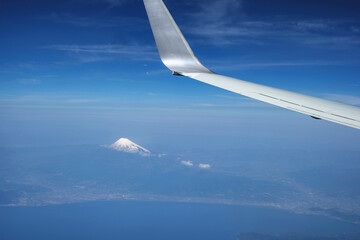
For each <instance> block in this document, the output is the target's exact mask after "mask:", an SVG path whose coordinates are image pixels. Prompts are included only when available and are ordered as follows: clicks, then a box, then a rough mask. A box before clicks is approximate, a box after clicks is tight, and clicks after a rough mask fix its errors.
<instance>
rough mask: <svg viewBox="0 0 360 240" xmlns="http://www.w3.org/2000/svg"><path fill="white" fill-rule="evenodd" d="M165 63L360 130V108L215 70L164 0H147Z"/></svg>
mask: <svg viewBox="0 0 360 240" xmlns="http://www.w3.org/2000/svg"><path fill="white" fill-rule="evenodd" d="M144 4H145V8H146V12H147V14H148V17H149V21H150V25H151V29H152V31H153V34H154V38H155V42H156V45H157V47H158V51H159V54H160V58H161V60H162V62H163V63H164V64H165V66H166V67H168V68H169V69H170V70H171V71H172V72H173V73H174V74H179V75H183V76H187V77H190V78H193V79H196V80H198V81H201V82H204V83H207V84H210V85H213V86H216V87H219V88H223V89H226V90H228V91H231V92H235V93H238V94H241V95H244V96H247V97H250V98H253V99H256V100H260V101H263V102H266V103H269V104H273V105H276V106H279V107H282V108H286V109H289V110H293V111H296V112H300V113H303V114H306V115H309V116H312V117H314V118H318V119H324V120H328V121H331V122H335V123H339V124H342V125H346V126H349V127H353V128H357V129H360V108H359V107H355V106H351V105H347V104H342V103H337V102H333V101H328V100H324V99H321V98H315V97H311V96H307V95H303V94H299V93H294V92H290V91H286V90H281V89H277V88H272V87H268V86H264V85H260V84H256V83H251V82H247V81H243V80H239V79H235V78H230V77H226V76H222V75H219V74H216V73H213V72H212V71H210V70H209V69H207V68H206V67H204V66H203V65H202V64H201V63H200V62H199V60H198V59H197V58H196V56H195V55H194V53H193V51H192V50H191V48H190V46H189V44H188V43H187V41H186V39H185V38H184V36H183V35H182V33H181V31H180V29H179V28H178V26H177V25H176V23H175V21H174V19H173V18H172V16H171V14H170V13H169V11H168V9H167V8H166V6H165V4H164V3H163V1H162V0H144Z"/></svg>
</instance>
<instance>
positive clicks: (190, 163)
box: [181, 161, 194, 167]
mask: <svg viewBox="0 0 360 240" xmlns="http://www.w3.org/2000/svg"><path fill="white" fill-rule="evenodd" d="M181 164H182V165H185V166H188V167H192V166H194V164H193V163H192V162H191V161H181Z"/></svg>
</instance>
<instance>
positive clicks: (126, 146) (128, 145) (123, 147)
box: [109, 138, 151, 156]
mask: <svg viewBox="0 0 360 240" xmlns="http://www.w3.org/2000/svg"><path fill="white" fill-rule="evenodd" d="M109 148H111V149H114V150H116V151H120V152H127V153H137V154H140V155H142V156H149V155H150V154H151V153H150V151H149V150H147V149H146V148H143V147H141V146H139V145H137V144H136V143H134V142H132V141H130V140H129V139H127V138H120V139H119V140H117V141H116V142H114V143H113V144H111V145H110V146H109Z"/></svg>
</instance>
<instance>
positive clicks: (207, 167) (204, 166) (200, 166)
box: [199, 163, 211, 169]
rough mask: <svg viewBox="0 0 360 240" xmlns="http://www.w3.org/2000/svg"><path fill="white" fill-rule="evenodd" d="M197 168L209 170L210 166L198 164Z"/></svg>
mask: <svg viewBox="0 0 360 240" xmlns="http://www.w3.org/2000/svg"><path fill="white" fill-rule="evenodd" d="M199 168H202V169H210V168H211V166H210V164H204V163H200V164H199Z"/></svg>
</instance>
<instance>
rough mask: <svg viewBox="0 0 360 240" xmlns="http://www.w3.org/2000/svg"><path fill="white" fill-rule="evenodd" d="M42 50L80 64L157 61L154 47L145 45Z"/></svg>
mask: <svg viewBox="0 0 360 240" xmlns="http://www.w3.org/2000/svg"><path fill="white" fill-rule="evenodd" d="M44 49H53V50H57V51H63V52H66V53H68V54H69V56H71V57H73V58H76V59H77V60H78V61H80V62H82V63H88V62H99V61H109V60H119V61H121V60H134V61H157V60H158V55H157V53H156V49H155V47H154V46H145V45H120V44H116V45H113V44H105V45H52V46H46V47H44Z"/></svg>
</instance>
